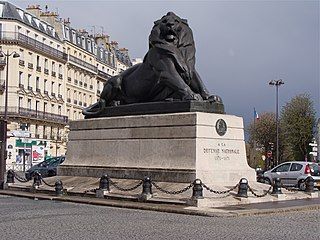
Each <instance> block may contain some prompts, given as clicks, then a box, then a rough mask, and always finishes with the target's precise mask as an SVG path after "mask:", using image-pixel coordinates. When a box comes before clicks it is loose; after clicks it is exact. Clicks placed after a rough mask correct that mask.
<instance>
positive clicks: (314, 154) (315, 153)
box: [310, 152, 318, 157]
mask: <svg viewBox="0 0 320 240" xmlns="http://www.w3.org/2000/svg"><path fill="white" fill-rule="evenodd" d="M310 154H312V155H313V156H315V157H316V156H318V153H317V152H310Z"/></svg>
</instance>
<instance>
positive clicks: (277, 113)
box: [269, 79, 284, 165]
mask: <svg viewBox="0 0 320 240" xmlns="http://www.w3.org/2000/svg"><path fill="white" fill-rule="evenodd" d="M282 84H284V82H283V80H282V79H279V80H271V81H270V82H269V85H273V86H276V129H277V130H276V131H277V132H276V149H277V150H276V151H277V153H276V163H275V165H278V164H279V86H281V85H282Z"/></svg>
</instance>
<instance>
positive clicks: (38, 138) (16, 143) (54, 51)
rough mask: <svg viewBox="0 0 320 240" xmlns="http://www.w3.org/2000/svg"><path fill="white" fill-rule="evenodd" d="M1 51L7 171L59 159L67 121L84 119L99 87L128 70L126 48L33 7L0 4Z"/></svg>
mask: <svg viewBox="0 0 320 240" xmlns="http://www.w3.org/2000/svg"><path fill="white" fill-rule="evenodd" d="M0 50H1V51H2V52H3V53H4V54H11V53H12V54H11V56H9V57H8V58H6V57H2V58H0V118H1V117H3V116H4V109H5V95H6V94H7V96H8V104H7V116H8V133H7V134H8V136H9V138H8V139H7V162H6V163H7V169H8V168H16V169H18V170H20V169H21V167H22V166H23V165H25V167H26V168H28V167H29V166H30V165H31V163H33V164H34V163H36V162H39V161H42V160H44V158H45V157H50V156H59V155H64V154H65V153H66V146H67V145H66V143H67V141H68V123H69V121H70V120H76V119H81V118H83V115H82V109H83V108H84V107H87V106H89V105H90V104H92V103H95V102H96V101H97V100H98V98H99V94H100V91H101V90H102V88H103V84H104V83H105V82H106V81H108V79H109V78H110V77H111V76H114V75H116V74H118V73H120V72H122V71H124V70H125V69H126V68H128V67H130V66H131V65H132V63H131V60H130V58H129V54H128V49H126V48H119V47H118V43H117V42H116V41H110V40H109V36H108V35H105V34H103V33H100V34H89V33H88V32H87V31H86V30H84V29H82V30H76V29H74V28H73V27H72V26H71V24H70V21H69V19H67V20H62V19H61V18H59V16H58V14H57V13H54V12H50V11H48V10H47V9H46V10H45V11H42V10H41V8H40V6H38V5H36V6H29V7H28V8H27V9H26V10H24V9H21V8H19V7H17V6H15V5H13V4H10V3H9V2H6V1H0ZM14 52H16V53H18V54H19V57H13V53H14ZM6 59H8V60H9V64H8V69H9V70H8V92H7V93H6V91H5V89H6V88H5V82H6V74H7V72H6V69H7V63H6Z"/></svg>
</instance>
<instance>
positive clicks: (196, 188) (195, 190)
mask: <svg viewBox="0 0 320 240" xmlns="http://www.w3.org/2000/svg"><path fill="white" fill-rule="evenodd" d="M202 198H203V187H202V181H201V180H200V179H196V180H194V181H193V187H192V199H202Z"/></svg>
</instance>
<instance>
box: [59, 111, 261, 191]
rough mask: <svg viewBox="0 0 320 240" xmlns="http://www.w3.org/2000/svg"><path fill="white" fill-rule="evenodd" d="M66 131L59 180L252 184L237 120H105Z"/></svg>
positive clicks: (195, 115)
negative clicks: (242, 181)
mask: <svg viewBox="0 0 320 240" xmlns="http://www.w3.org/2000/svg"><path fill="white" fill-rule="evenodd" d="M220 119H222V120H223V121H221V120H220ZM221 122H222V124H221ZM223 122H225V123H226V126H224V124H223ZM225 127H226V128H225ZM70 129H71V131H70V134H69V143H68V152H67V157H66V160H65V162H64V163H63V165H61V166H60V167H59V169H58V174H59V175H67V176H91V177H101V176H102V175H103V174H108V175H109V176H110V177H114V178H133V179H142V178H143V177H145V176H150V177H151V178H152V179H154V180H155V181H165V182H168V181H170V182H171V181H172V182H188V183H189V182H191V181H193V180H194V179H196V178H200V179H201V180H202V181H203V182H204V183H205V184H207V185H210V184H214V185H224V186H228V185H229V186H234V185H235V184H236V183H238V182H239V180H240V178H242V177H245V178H247V179H248V180H249V181H255V171H254V170H253V169H251V168H250V167H249V166H248V165H247V160H246V152H245V143H244V132H243V120H242V118H240V117H236V116H231V115H224V114H215V113H202V112H188V113H173V114H157V115H137V116H123V117H105V118H97V119H85V120H79V121H74V122H71V124H70ZM217 129H218V130H217ZM223 130H226V132H225V133H224V134H223V132H224V131H223ZM218 132H219V133H218ZM219 134H220V135H219Z"/></svg>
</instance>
